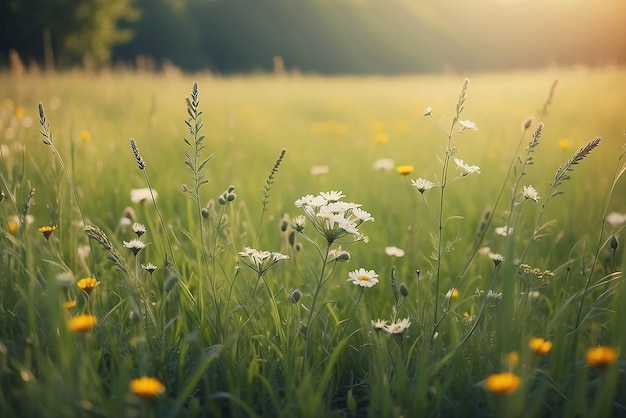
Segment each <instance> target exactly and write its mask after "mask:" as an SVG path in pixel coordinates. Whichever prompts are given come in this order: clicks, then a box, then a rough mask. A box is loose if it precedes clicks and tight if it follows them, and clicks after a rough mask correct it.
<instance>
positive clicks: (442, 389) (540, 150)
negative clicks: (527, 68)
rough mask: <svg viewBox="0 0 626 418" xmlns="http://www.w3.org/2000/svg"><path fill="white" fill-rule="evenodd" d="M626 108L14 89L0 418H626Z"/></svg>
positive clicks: (404, 83)
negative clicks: (624, 176) (625, 174)
mask: <svg viewBox="0 0 626 418" xmlns="http://www.w3.org/2000/svg"><path fill="white" fill-rule="evenodd" d="M466 77H467V79H466ZM195 83H197V84H195ZM625 85H626V71H625V70H623V69H617V68H605V69H594V70H592V69H584V68H574V69H560V68H551V69H546V70H542V71H535V72H509V73H480V74H468V75H465V74H448V75H440V76H406V77H393V78H384V77H359V78H357V77H332V78H326V77H315V76H270V75H256V76H250V77H228V78H220V77H215V76H210V75H208V74H207V75H196V76H191V75H189V76H188V75H180V74H177V73H173V74H168V75H167V76H166V75H163V74H149V73H130V72H120V73H116V72H111V73H106V72H105V73H99V74H91V73H85V72H74V73H65V74H57V75H53V74H44V73H40V74H30V73H22V74H17V73H10V72H6V73H2V74H0V146H1V148H0V150H1V155H0V157H1V159H2V163H1V165H0V177H1V178H0V179H1V183H0V190H1V191H2V200H1V201H0V230H1V232H0V257H1V260H2V261H1V263H0V384H1V387H2V390H1V392H0V410H1V411H2V416H3V417H14V416H15V417H17V416H20V417H22V416H55V417H60V416H88V417H92V416H93V417H98V416H115V417H118V416H119V417H122V416H127V417H143V416H146V417H151V416H154V417H175V416H202V417H217V416H224V417H257V416H258V417H261V416H272V417H296V416H297V417H332V416H337V417H366V416H369V417H380V416H390V417H419V416H444V417H447V416H476V417H478V416H480V417H483V416H511V417H514V416H524V417H546V416H566V417H580V416H585V417H587V416H588V417H603V416H606V417H608V416H626V402H625V400H624V396H623V394H624V393H626V372H625V369H626V361H625V360H624V352H626V332H625V329H624V325H623V323H622V322H621V321H623V320H624V318H626V288H625V287H626V284H625V283H624V280H623V275H622V273H621V271H622V269H623V267H624V262H626V260H624V259H623V254H624V245H623V244H622V240H623V237H622V230H623V225H625V224H626V193H625V192H626V184H625V181H626V179H622V178H621V176H622V173H623V171H624V170H625V169H626V168H625V167H626V161H624V159H623V149H622V146H623V145H624V143H626V136H625V135H624V131H625V130H626V119H625V117H624V109H626V91H625V90H624V86H625ZM196 87H197V90H196Z"/></svg>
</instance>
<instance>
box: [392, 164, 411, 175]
mask: <svg viewBox="0 0 626 418" xmlns="http://www.w3.org/2000/svg"><path fill="white" fill-rule="evenodd" d="M396 172H397V173H398V174H400V175H401V176H408V175H409V174H411V173H412V172H413V166H412V165H399V166H397V167H396Z"/></svg>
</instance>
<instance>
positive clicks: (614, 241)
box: [611, 235, 619, 251]
mask: <svg viewBox="0 0 626 418" xmlns="http://www.w3.org/2000/svg"><path fill="white" fill-rule="evenodd" d="M618 245H619V242H617V238H616V237H615V235H613V236H612V237H611V248H612V249H613V251H615V250H617V247H618Z"/></svg>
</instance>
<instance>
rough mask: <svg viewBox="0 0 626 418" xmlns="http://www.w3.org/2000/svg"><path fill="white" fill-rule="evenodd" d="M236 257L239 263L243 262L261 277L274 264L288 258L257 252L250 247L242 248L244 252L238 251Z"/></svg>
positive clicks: (273, 253)
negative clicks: (237, 256)
mask: <svg viewBox="0 0 626 418" xmlns="http://www.w3.org/2000/svg"><path fill="white" fill-rule="evenodd" d="M238 255H239V257H240V259H241V261H243V262H244V264H246V265H247V266H248V267H250V268H251V269H252V270H254V271H256V272H257V274H258V275H259V276H262V275H263V274H264V273H265V272H266V271H267V269H269V268H270V267H272V266H273V265H274V264H276V263H278V262H279V261H281V260H286V259H288V258H289V256H288V255H285V254H281V253H277V252H269V251H259V250H255V249H254V248H250V247H244V251H240V252H239V253H238Z"/></svg>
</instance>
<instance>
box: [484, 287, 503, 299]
mask: <svg viewBox="0 0 626 418" xmlns="http://www.w3.org/2000/svg"><path fill="white" fill-rule="evenodd" d="M487 299H493V300H498V299H502V292H496V291H495V290H491V289H489V291H488V292H487Z"/></svg>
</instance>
